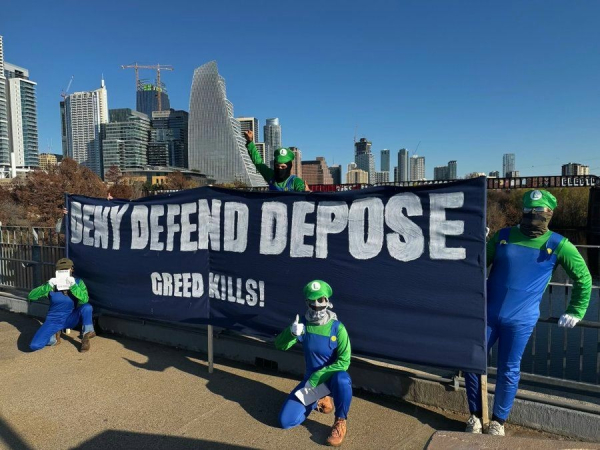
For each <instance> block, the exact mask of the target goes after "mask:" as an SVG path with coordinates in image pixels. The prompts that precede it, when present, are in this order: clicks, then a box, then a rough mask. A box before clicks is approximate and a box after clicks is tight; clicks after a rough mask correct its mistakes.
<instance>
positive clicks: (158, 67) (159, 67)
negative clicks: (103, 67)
mask: <svg viewBox="0 0 600 450" xmlns="http://www.w3.org/2000/svg"><path fill="white" fill-rule="evenodd" d="M121 69H135V89H136V91H137V90H138V89H139V84H140V76H139V69H152V70H156V91H157V92H158V110H159V111H162V105H161V95H160V93H161V84H160V71H161V70H170V71H173V70H174V69H173V66H170V65H166V64H156V65H140V64H138V63H137V62H136V63H135V64H129V65H125V66H121Z"/></svg>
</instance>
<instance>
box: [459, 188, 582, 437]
mask: <svg viewBox="0 0 600 450" xmlns="http://www.w3.org/2000/svg"><path fill="white" fill-rule="evenodd" d="M556 205H557V201H556V198H555V197H554V196H553V195H552V194H551V193H550V192H547V191H543V190H533V191H528V192H526V193H525V195H524V196H523V218H522V220H521V223H520V224H519V225H517V226H515V227H511V228H504V229H502V230H500V231H498V232H497V233H496V234H495V235H494V236H493V237H492V238H491V239H490V240H489V241H488V243H487V247H486V251H487V265H488V266H489V265H490V264H491V265H492V268H491V271H490V274H489V277H488V280H487V349H488V351H489V350H490V348H491V347H492V346H493V345H494V343H495V342H496V341H498V372H497V376H496V392H495V396H494V411H493V416H492V420H491V421H490V424H489V428H488V429H487V430H483V431H485V432H487V433H488V434H492V435H497V436H504V422H505V421H506V419H507V418H508V415H509V414H510V410H511V408H512V405H513V401H514V398H515V395H516V393H517V387H518V384H519V379H520V366H521V357H522V356H523V352H524V350H525V346H526V345H527V341H528V340H529V337H530V336H531V333H532V331H533V328H534V327H535V325H536V323H537V320H538V318H539V316H540V308H539V305H540V301H541V300H542V295H543V294H544V291H545V290H546V286H548V283H549V282H550V279H551V277H552V271H553V270H554V269H555V267H556V264H560V265H561V266H562V267H563V268H564V269H565V271H566V273H567V275H568V276H569V277H570V278H571V279H572V280H573V291H572V293H571V301H570V303H569V305H568V307H567V309H566V311H565V313H564V314H563V315H562V316H561V317H560V319H559V322H558V326H559V327H566V328H573V327H574V326H575V325H576V324H577V322H579V321H580V320H581V319H582V318H583V316H584V315H585V312H586V310H587V307H588V304H589V301H590V294H591V287H592V277H591V275H590V272H589V270H588V268H587V266H586V264H585V261H584V260H583V258H582V257H581V255H580V254H579V252H578V251H577V249H576V248H575V246H574V245H573V244H571V242H569V240H568V239H566V238H564V237H563V236H561V235H560V234H558V233H554V232H552V231H550V230H549V229H548V224H549V223H550V220H551V219H552V214H553V212H554V210H555V208H556ZM465 384H466V389H467V400H468V404H469V411H470V413H471V416H470V417H469V420H468V421H467V428H466V431H467V432H470V433H481V432H482V424H481V416H482V406H481V390H480V378H479V376H478V375H476V374H472V373H466V374H465Z"/></svg>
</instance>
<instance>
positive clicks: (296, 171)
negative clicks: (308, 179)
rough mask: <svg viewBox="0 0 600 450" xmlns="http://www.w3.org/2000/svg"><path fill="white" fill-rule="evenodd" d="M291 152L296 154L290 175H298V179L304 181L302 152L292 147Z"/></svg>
mask: <svg viewBox="0 0 600 450" xmlns="http://www.w3.org/2000/svg"><path fill="white" fill-rule="evenodd" d="M290 150H291V151H292V153H293V154H294V162H293V164H292V171H291V172H290V175H296V176H297V177H298V178H302V179H304V178H303V172H302V152H301V151H300V149H299V148H298V147H290Z"/></svg>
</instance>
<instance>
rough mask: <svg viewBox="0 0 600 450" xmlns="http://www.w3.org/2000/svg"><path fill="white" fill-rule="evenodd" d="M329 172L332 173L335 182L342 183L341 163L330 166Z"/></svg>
mask: <svg viewBox="0 0 600 450" xmlns="http://www.w3.org/2000/svg"><path fill="white" fill-rule="evenodd" d="M329 173H331V178H332V179H333V184H342V166H340V165H339V164H334V165H333V166H329Z"/></svg>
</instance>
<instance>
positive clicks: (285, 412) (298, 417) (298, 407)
mask: <svg viewBox="0 0 600 450" xmlns="http://www.w3.org/2000/svg"><path fill="white" fill-rule="evenodd" d="M307 410H308V413H307ZM308 414H310V408H308V407H306V406H304V405H303V404H302V403H300V402H299V401H296V400H294V399H290V398H289V397H288V399H287V400H286V401H285V403H284V404H283V406H282V407H281V411H279V425H280V426H281V428H283V429H284V430H287V429H289V428H294V427H297V426H298V425H300V424H301V423H302V422H304V420H305V419H306V416H307V415H308Z"/></svg>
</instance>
